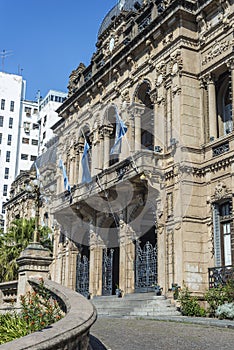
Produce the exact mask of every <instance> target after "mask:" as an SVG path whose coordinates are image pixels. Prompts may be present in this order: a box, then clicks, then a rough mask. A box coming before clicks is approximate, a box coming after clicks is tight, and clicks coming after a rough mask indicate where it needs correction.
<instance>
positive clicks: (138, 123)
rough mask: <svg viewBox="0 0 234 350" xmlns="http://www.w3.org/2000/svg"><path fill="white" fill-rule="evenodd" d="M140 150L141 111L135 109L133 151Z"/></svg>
mask: <svg viewBox="0 0 234 350" xmlns="http://www.w3.org/2000/svg"><path fill="white" fill-rule="evenodd" d="M139 150H141V112H140V110H138V109H136V110H135V151H139Z"/></svg>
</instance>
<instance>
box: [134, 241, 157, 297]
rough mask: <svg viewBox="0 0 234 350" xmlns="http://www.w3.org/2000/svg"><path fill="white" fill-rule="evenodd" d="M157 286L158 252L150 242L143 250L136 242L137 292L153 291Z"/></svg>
mask: <svg viewBox="0 0 234 350" xmlns="http://www.w3.org/2000/svg"><path fill="white" fill-rule="evenodd" d="M156 284H157V251H156V247H153V245H152V244H151V243H150V242H146V244H145V245H144V247H143V248H141V246H140V243H139V241H136V262H135V291H136V292H148V291H151V290H152V291H153V290H154V287H155V285H156Z"/></svg>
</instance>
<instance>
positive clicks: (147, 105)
mask: <svg viewBox="0 0 234 350" xmlns="http://www.w3.org/2000/svg"><path fill="white" fill-rule="evenodd" d="M136 102H137V103H138V104H140V105H142V108H143V112H142V114H141V147H142V148H143V149H145V148H146V149H149V150H153V149H154V137H153V133H154V113H153V103H152V101H151V98H150V86H149V83H148V82H143V83H142V84H141V85H140V87H139V89H138V92H137V96H136Z"/></svg>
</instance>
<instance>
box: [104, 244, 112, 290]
mask: <svg viewBox="0 0 234 350" xmlns="http://www.w3.org/2000/svg"><path fill="white" fill-rule="evenodd" d="M113 254H114V249H110V250H109V254H108V250H107V249H104V250H103V260H102V295H112V288H113V287H112V280H113Z"/></svg>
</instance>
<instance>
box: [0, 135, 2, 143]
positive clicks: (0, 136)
mask: <svg viewBox="0 0 234 350" xmlns="http://www.w3.org/2000/svg"><path fill="white" fill-rule="evenodd" d="M1 143H2V133H0V145H1Z"/></svg>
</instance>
